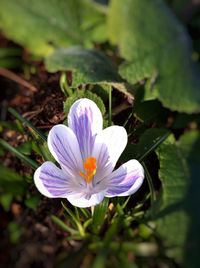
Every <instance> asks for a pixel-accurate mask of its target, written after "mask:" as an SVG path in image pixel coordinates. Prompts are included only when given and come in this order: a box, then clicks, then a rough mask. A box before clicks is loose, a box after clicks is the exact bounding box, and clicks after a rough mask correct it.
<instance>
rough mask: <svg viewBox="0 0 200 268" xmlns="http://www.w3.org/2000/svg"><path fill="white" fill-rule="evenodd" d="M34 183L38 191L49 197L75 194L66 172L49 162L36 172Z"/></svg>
mask: <svg viewBox="0 0 200 268" xmlns="http://www.w3.org/2000/svg"><path fill="white" fill-rule="evenodd" d="M34 182H35V185H36V187H37V189H38V191H39V192H40V193H41V194H43V195H45V196H47V197H54V198H56V197H66V195H67V194H69V193H71V192H73V191H72V189H71V188H70V183H69V178H68V177H67V175H66V174H65V173H64V171H63V170H61V169H59V168H58V167H57V166H56V165H55V164H53V163H52V162H49V161H47V162H45V163H43V164H42V165H41V166H40V167H39V168H38V169H37V170H36V171H35V173H34Z"/></svg>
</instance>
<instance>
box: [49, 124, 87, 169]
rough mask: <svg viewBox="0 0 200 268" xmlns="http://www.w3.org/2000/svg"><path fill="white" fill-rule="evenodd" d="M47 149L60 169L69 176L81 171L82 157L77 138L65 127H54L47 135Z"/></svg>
mask: <svg viewBox="0 0 200 268" xmlns="http://www.w3.org/2000/svg"><path fill="white" fill-rule="evenodd" d="M48 147H49V150H50V152H51V154H52V155H53V157H54V158H55V159H56V161H57V162H58V163H59V164H60V165H61V167H62V168H63V169H64V170H66V171H67V172H68V173H70V174H74V173H76V174H78V172H79V171H80V170H81V169H82V165H83V164H82V157H81V152H80V148H79V145H78V141H77V138H76V136H75V134H74V133H73V131H72V130H71V129H70V128H69V127H67V126H65V125H57V126H54V127H53V128H52V129H51V130H50V132H49V135H48Z"/></svg>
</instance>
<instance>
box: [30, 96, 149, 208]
mask: <svg viewBox="0 0 200 268" xmlns="http://www.w3.org/2000/svg"><path fill="white" fill-rule="evenodd" d="M126 144H127V133H126V130H125V128H123V127H121V126H110V127H108V128H106V129H103V118H102V114H101V112H100V110H99V108H98V107H97V105H96V104H95V103H94V102H93V101H91V100H89V99H86V98H83V99H79V100H78V101H76V102H75V103H74V104H73V105H72V106H71V109H70V111H69V114H68V127H67V126H65V125H62V124H60V125H56V126H54V127H53V128H52V129H51V130H50V132H49V135H48V147H49V150H50V152H51V154H52V155H53V157H54V158H55V159H56V161H57V162H58V163H59V165H60V167H57V166H56V165H55V164H54V163H52V162H49V161H47V162H44V163H43V164H42V165H41V166H40V167H39V168H38V169H37V170H36V172H35V174H34V182H35V185H36V187H37V189H38V190H39V191H40V193H42V194H43V195H45V196H47V197H50V198H66V199H67V200H68V201H69V202H70V203H71V204H72V205H74V206H77V207H91V206H94V205H97V204H99V203H100V202H101V201H102V200H103V198H104V197H114V196H128V195H131V194H133V193H135V192H136V191H137V190H138V189H139V188H140V186H141V185H142V182H143V179H144V170H143V167H142V165H141V164H140V163H139V162H138V161H137V160H133V159H132V160H130V161H128V162H126V163H125V164H123V165H121V166H120V167H119V168H118V169H116V170H114V167H115V165H116V162H117V160H118V159H119V157H120V155H121V153H122V152H123V150H124V148H125V146H126Z"/></svg>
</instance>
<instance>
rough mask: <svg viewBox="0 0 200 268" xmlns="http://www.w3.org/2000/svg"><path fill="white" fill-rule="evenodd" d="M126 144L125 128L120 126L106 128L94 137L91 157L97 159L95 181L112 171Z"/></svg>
mask: <svg viewBox="0 0 200 268" xmlns="http://www.w3.org/2000/svg"><path fill="white" fill-rule="evenodd" d="M126 144H127V133H126V130H125V128H123V127H120V126H111V127H108V128H106V129H104V130H103V131H101V132H100V133H99V134H98V135H97V136H96V139H95V144H94V149H93V153H92V155H93V156H94V157H96V159H97V172H96V176H95V178H96V179H97V180H98V179H102V178H103V177H105V176H107V175H108V174H110V173H111V172H112V171H113V169H114V167H115V165H116V162H117V160H118V159H119V157H120V155H121V154H122V152H123V151H124V149H125V147H126Z"/></svg>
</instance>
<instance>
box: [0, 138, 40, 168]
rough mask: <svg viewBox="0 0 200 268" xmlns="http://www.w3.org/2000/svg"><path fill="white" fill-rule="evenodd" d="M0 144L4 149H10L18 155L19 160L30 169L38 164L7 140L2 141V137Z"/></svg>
mask: <svg viewBox="0 0 200 268" xmlns="http://www.w3.org/2000/svg"><path fill="white" fill-rule="evenodd" d="M0 145H1V146H2V147H3V148H5V149H6V150H8V151H10V152H11V153H12V154H14V155H15V156H16V157H18V158H19V159H20V160H21V161H23V162H24V163H26V164H28V165H29V166H30V167H31V168H32V169H37V167H38V164H37V163H36V162H35V161H34V160H32V159H31V158H29V157H27V156H25V155H24V154H22V153H21V152H20V151H18V150H17V148H14V147H13V146H11V145H10V144H9V143H8V142H6V141H4V140H3V139H0Z"/></svg>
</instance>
